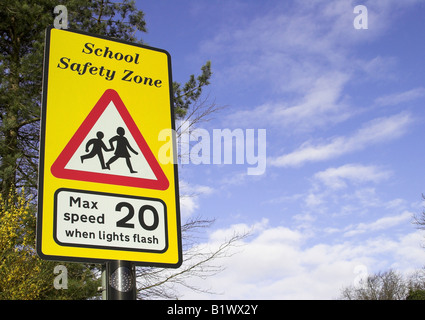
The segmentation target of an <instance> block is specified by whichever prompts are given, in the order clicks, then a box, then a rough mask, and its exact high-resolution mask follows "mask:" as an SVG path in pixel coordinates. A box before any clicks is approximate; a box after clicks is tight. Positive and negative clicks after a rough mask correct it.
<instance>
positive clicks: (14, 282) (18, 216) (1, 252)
mask: <svg viewBox="0 0 425 320" xmlns="http://www.w3.org/2000/svg"><path fill="white" fill-rule="evenodd" d="M35 219H36V218H35V215H34V214H33V213H32V212H30V207H29V204H28V202H27V201H26V200H25V194H24V193H23V192H22V193H21V194H16V193H11V194H10V195H9V198H8V199H3V198H2V197H1V195H0V300H5V299H7V300H10V299H38V298H39V296H40V295H41V293H42V291H43V290H46V286H47V285H48V284H47V283H46V282H45V281H44V280H43V274H42V273H43V272H41V270H42V269H44V268H42V266H41V264H42V261H41V260H40V259H39V258H38V257H37V254H36V252H35Z"/></svg>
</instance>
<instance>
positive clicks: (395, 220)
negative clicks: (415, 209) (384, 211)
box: [344, 211, 413, 237]
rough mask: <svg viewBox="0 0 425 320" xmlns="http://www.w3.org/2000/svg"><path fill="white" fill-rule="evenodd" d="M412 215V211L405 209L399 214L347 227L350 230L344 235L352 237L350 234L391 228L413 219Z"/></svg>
mask: <svg viewBox="0 0 425 320" xmlns="http://www.w3.org/2000/svg"><path fill="white" fill-rule="evenodd" d="M412 217H413V213H412V212H409V211H404V212H403V213H401V214H399V215H395V216H388V217H383V218H380V219H378V220H376V221H373V222H370V223H359V224H357V225H355V226H349V227H347V229H348V230H349V231H347V232H345V233H344V236H346V237H350V236H354V235H357V234H360V233H365V232H368V231H377V230H382V229H387V228H391V227H393V226H396V225H398V224H400V223H405V222H407V221H408V220H411V219H412Z"/></svg>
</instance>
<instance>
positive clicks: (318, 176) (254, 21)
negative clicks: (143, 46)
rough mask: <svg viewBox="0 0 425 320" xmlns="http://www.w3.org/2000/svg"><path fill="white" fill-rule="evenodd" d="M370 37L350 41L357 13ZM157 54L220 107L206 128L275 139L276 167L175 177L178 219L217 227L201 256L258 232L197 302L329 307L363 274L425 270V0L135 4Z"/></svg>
mask: <svg viewBox="0 0 425 320" xmlns="http://www.w3.org/2000/svg"><path fill="white" fill-rule="evenodd" d="M357 5H364V6H366V8H367V23H368V25H367V26H368V28H367V29H356V28H354V25H353V21H354V19H355V18H356V16H357V14H355V13H353V10H354V7H356V6H357ZM137 6H138V8H140V9H142V10H143V11H144V12H145V15H146V16H145V17H146V22H147V28H148V33H147V34H145V35H143V36H142V37H143V39H144V41H145V42H146V43H148V44H149V45H151V46H154V47H159V48H163V49H166V50H167V51H169V52H170V54H171V57H172V64H173V78H174V80H176V81H180V82H185V81H186V80H187V79H188V76H189V75H190V74H193V73H194V74H199V70H200V67H201V66H202V65H203V64H204V63H205V62H206V61H207V60H211V63H212V71H213V73H214V75H213V77H212V80H211V85H210V86H208V88H207V89H206V95H209V100H208V101H210V102H215V103H216V104H217V106H226V108H225V109H223V110H221V111H220V112H218V113H216V114H214V116H213V119H211V120H210V121H209V122H205V123H201V124H199V125H198V127H200V128H202V129H205V130H207V131H208V132H210V133H211V134H212V132H213V130H214V129H225V128H229V129H230V130H235V129H242V130H243V132H247V130H248V129H254V130H255V132H256V133H257V132H258V130H259V129H265V130H266V132H267V169H266V171H265V172H264V174H261V175H248V174H247V168H248V167H250V165H248V164H246V163H245V164H235V163H233V164H219V165H213V164H200V165H195V164H191V163H190V164H185V165H183V166H181V167H180V172H179V175H180V179H181V192H182V194H183V195H185V194H186V195H187V194H192V196H191V197H187V196H183V197H182V217H183V221H184V220H185V219H187V218H189V217H193V216H196V215H202V216H203V217H206V218H215V219H216V223H215V224H214V225H213V227H212V228H210V229H209V230H208V232H207V234H206V235H205V237H204V238H203V239H202V241H203V243H202V245H207V246H210V247H214V246H216V245H217V244H218V243H220V242H222V241H223V239H225V238H226V237H229V236H231V235H232V234H233V232H234V231H235V230H236V231H241V230H250V232H251V236H250V237H249V238H247V239H245V240H244V241H243V243H241V246H240V247H238V249H237V250H238V253H237V254H235V255H233V256H232V257H229V258H226V259H224V260H221V261H220V262H218V263H219V264H222V265H223V266H225V267H226V269H225V271H223V272H221V273H220V274H218V275H215V276H214V277H211V278H207V279H197V278H194V279H190V280H189V281H190V282H191V283H192V284H194V285H197V286H199V287H202V288H208V289H211V290H212V291H215V292H217V293H221V294H217V295H214V294H202V293H196V292H192V291H190V290H186V289H185V288H181V293H182V295H183V297H182V298H195V299H204V298H205V299H333V298H335V297H337V296H338V295H339V290H340V288H341V287H343V286H347V285H351V284H355V283H356V281H358V279H359V276H363V275H365V274H366V273H374V272H378V271H385V270H388V269H390V268H393V269H396V270H399V271H400V272H403V273H408V272H411V271H412V270H415V269H420V268H421V267H422V266H423V264H424V261H425V249H424V248H422V247H421V245H422V244H423V243H424V240H425V239H424V238H423V237H424V234H423V232H422V231H420V230H417V229H416V227H415V226H414V225H413V224H412V223H411V221H412V216H413V215H415V214H420V213H421V212H422V210H423V207H424V203H423V202H422V198H421V194H422V193H425V182H424V181H425V166H424V159H425V139H424V137H423V132H424V130H423V128H424V122H425V116H424V115H425V113H424V112H423V106H424V101H425V81H424V80H425V64H424V57H425V56H424V53H425V38H424V32H425V20H424V19H423V17H424V16H425V2H424V1H419V0H405V1H396V0H379V1H376V0H375V1H366V0H364V1H348V0H347V1H345V0H331V1H328V0H326V1H324V0H323V1H320V0H317V1H276V0H274V1H273V0H267V1H254V0H249V1H239V0H229V1H218V0H197V1H194V0H182V1H178V2H177V1H165V0H157V1H149V2H147V1H137Z"/></svg>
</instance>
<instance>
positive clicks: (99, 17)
mask: <svg viewBox="0 0 425 320" xmlns="http://www.w3.org/2000/svg"><path fill="white" fill-rule="evenodd" d="M59 4H63V5H65V6H66V8H67V11H68V24H69V28H73V29H77V30H83V31H87V32H91V33H94V34H99V35H104V36H109V37H113V38H119V39H122V40H126V41H132V42H138V43H143V41H142V40H141V39H140V36H139V35H140V32H146V22H145V20H144V13H143V11H141V10H139V9H137V8H136V5H135V2H134V1H132V0H131V1H130V0H122V1H120V2H112V1H110V0H92V1H87V0H68V1H58V0H37V1H34V0H7V1H4V2H3V3H2V5H1V6H0V51H1V52H0V53H1V54H0V183H1V185H0V190H1V192H2V195H3V197H5V198H6V197H7V194H8V192H9V190H10V188H11V187H20V186H25V187H26V188H32V190H33V191H34V192H35V189H36V186H37V161H38V147H39V146H38V137H39V120H40V97H41V87H42V86H41V82H42V64H43V52H44V37H45V29H46V27H47V26H49V25H52V24H53V21H54V14H53V10H54V7H55V6H56V5H59ZM138 32H139V34H138ZM210 77H211V63H210V62H209V61H208V62H207V63H206V64H205V65H204V66H203V67H202V74H201V75H200V76H198V77H195V76H194V75H191V76H190V79H189V81H188V82H187V83H186V84H184V85H183V86H181V85H180V84H179V83H177V82H175V83H173V88H174V101H175V111H176V112H175V114H176V115H177V117H183V116H184V115H185V114H186V112H187V109H188V108H189V106H190V105H191V104H192V103H193V102H194V101H196V99H198V98H199V97H200V95H201V93H202V88H203V87H205V86H206V85H208V84H209V79H210Z"/></svg>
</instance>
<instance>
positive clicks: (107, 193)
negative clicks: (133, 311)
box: [37, 28, 182, 268]
mask: <svg viewBox="0 0 425 320" xmlns="http://www.w3.org/2000/svg"><path fill="white" fill-rule="evenodd" d="M164 129H169V130H170V132H172V131H171V130H174V114H173V103H172V77H171V61H170V56H169V54H168V53H167V52H166V51H164V50H162V49H157V48H152V47H147V46H142V45H136V44H133V43H128V42H125V41H118V40H114V39H110V38H106V37H99V36H94V35H90V34H87V33H82V32H78V31H72V30H59V29H54V28H48V29H47V31H46V48H45V57H44V73H43V99H42V117H41V130H40V131H41V135H40V161H39V189H38V192H39V196H38V198H39V203H38V215H37V253H38V255H39V256H40V257H41V258H43V259H46V260H58V261H72V262H94V263H104V262H107V261H111V260H125V261H132V262H135V263H136V264H137V265H142V266H160V267H173V268H176V267H179V266H180V265H181V263H182V250H181V235H180V206H179V190H178V176H177V165H176V164H173V163H171V162H168V163H162V162H161V161H159V159H158V151H159V150H160V149H161V147H163V146H164V143H167V146H168V149H169V152H170V153H171V154H170V156H171V157H176V154H175V152H176V146H175V142H174V141H166V142H164V141H160V140H159V139H158V137H159V133H160V132H161V131H162V130H164Z"/></svg>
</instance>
